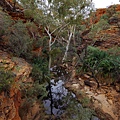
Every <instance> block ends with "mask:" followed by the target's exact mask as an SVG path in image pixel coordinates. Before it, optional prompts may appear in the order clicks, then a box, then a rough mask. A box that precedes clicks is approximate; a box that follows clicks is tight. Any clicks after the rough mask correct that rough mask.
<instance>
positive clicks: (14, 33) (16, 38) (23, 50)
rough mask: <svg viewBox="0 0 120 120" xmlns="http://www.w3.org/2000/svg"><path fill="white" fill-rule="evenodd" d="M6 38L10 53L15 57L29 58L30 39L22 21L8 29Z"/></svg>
mask: <svg viewBox="0 0 120 120" xmlns="http://www.w3.org/2000/svg"><path fill="white" fill-rule="evenodd" d="M8 37H9V47H10V51H12V53H13V54H14V55H15V56H17V57H25V58H28V57H30V56H31V55H30V54H31V50H32V39H31V38H30V36H29V34H28V31H27V29H26V26H25V25H24V24H23V23H22V21H18V22H17V23H16V24H14V25H13V26H12V27H11V28H10V33H9V35H8Z"/></svg>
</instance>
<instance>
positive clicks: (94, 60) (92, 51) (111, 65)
mask: <svg viewBox="0 0 120 120" xmlns="http://www.w3.org/2000/svg"><path fill="white" fill-rule="evenodd" d="M119 52H120V51H119ZM119 60H120V55H115V54H110V53H109V52H107V51H102V50H100V49H98V48H95V47H91V46H89V47H88V55H87V57H86V59H85V60H84V62H85V64H84V65H83V69H84V70H85V71H89V68H88V67H87V66H86V64H87V65H89V66H90V67H91V68H92V69H93V70H94V71H96V72H97V74H99V75H101V76H103V77H110V78H113V79H114V80H115V79H117V77H118V76H119V73H120V62H119Z"/></svg>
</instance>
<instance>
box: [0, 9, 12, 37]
mask: <svg viewBox="0 0 120 120" xmlns="http://www.w3.org/2000/svg"><path fill="white" fill-rule="evenodd" d="M12 23H13V21H12V19H11V17H10V16H9V15H8V14H6V13H4V12H2V11H1V10H0V38H1V37H2V36H3V35H5V34H6V33H7V31H8V28H9V27H10V26H11V24H12Z"/></svg>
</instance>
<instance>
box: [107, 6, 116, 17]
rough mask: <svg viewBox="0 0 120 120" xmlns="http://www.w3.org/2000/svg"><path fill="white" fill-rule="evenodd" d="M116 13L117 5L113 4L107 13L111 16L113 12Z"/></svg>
mask: <svg viewBox="0 0 120 120" xmlns="http://www.w3.org/2000/svg"><path fill="white" fill-rule="evenodd" d="M115 13H116V5H112V6H110V7H108V9H107V11H106V14H107V16H108V17H109V18H110V17H112V16H113V14H115Z"/></svg>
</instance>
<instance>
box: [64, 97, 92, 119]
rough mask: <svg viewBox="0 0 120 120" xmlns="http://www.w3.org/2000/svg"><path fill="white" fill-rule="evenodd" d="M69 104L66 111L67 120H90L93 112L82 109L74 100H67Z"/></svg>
mask: <svg viewBox="0 0 120 120" xmlns="http://www.w3.org/2000/svg"><path fill="white" fill-rule="evenodd" d="M69 100H70V101H69V104H68V106H67V110H66V112H65V113H66V119H67V120H90V119H91V117H92V114H93V113H94V112H93V110H91V109H89V108H83V107H82V105H81V104H80V103H78V102H77V101H76V100H75V99H71V98H70V99H69Z"/></svg>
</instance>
